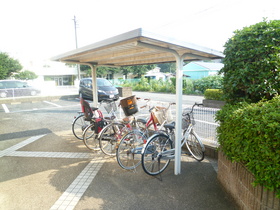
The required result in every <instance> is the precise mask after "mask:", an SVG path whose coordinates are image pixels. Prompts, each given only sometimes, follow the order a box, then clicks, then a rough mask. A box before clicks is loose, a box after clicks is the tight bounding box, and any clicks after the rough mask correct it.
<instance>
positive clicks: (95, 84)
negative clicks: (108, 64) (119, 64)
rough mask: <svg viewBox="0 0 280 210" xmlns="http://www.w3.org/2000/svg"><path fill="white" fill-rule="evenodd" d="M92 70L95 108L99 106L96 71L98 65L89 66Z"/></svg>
mask: <svg viewBox="0 0 280 210" xmlns="http://www.w3.org/2000/svg"><path fill="white" fill-rule="evenodd" d="M89 66H90V68H91V75H92V93H93V98H92V100H93V106H94V107H97V106H98V92H97V80H96V70H97V65H91V64H90V65H89Z"/></svg>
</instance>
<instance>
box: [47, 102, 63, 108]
mask: <svg viewBox="0 0 280 210" xmlns="http://www.w3.org/2000/svg"><path fill="white" fill-rule="evenodd" d="M43 102H44V103H46V104H50V105H54V106H56V107H62V106H60V105H58V104H55V103H52V102H49V101H43Z"/></svg>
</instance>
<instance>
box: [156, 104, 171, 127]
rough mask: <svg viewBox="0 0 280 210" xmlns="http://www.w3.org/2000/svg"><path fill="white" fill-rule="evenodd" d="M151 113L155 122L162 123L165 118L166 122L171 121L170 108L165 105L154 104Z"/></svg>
mask: <svg viewBox="0 0 280 210" xmlns="http://www.w3.org/2000/svg"><path fill="white" fill-rule="evenodd" d="M152 115H153V118H154V121H155V123H158V124H162V123H164V121H165V120H166V121H167V122H171V121H172V120H173V117H172V114H171V110H170V109H167V108H165V107H160V106H155V108H154V109H153V111H152Z"/></svg>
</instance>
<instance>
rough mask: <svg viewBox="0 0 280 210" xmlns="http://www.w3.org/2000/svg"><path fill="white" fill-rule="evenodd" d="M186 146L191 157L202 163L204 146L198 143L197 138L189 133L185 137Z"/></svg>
mask: <svg viewBox="0 0 280 210" xmlns="http://www.w3.org/2000/svg"><path fill="white" fill-rule="evenodd" d="M186 132H187V131H186ZM186 138H187V139H186V146H187V148H188V150H189V151H190V153H191V154H192V156H193V157H194V158H195V159H196V160H198V161H202V160H203V159H204V151H205V149H204V145H203V144H202V142H201V141H200V139H199V138H198V137H197V135H196V134H194V133H193V131H191V132H190V133H189V134H188V135H187V136H186Z"/></svg>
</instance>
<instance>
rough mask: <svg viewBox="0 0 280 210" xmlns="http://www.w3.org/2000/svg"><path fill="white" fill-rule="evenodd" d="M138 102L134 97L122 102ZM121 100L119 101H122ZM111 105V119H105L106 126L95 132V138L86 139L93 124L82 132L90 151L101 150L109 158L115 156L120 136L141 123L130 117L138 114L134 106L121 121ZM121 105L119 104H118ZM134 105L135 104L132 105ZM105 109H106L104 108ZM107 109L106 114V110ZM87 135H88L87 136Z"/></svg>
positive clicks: (114, 107)
mask: <svg viewBox="0 0 280 210" xmlns="http://www.w3.org/2000/svg"><path fill="white" fill-rule="evenodd" d="M130 99H131V100H134V103H136V102H135V100H139V99H140V98H136V97H135V96H131V97H128V98H125V99H122V100H130ZM122 100H121V101H122ZM112 104H114V105H113V109H111V108H109V109H110V110H112V115H111V117H109V119H108V118H106V117H105V119H106V122H107V125H105V126H104V127H103V128H102V130H101V131H98V132H96V134H98V135H95V136H91V137H90V138H88V136H90V132H91V130H92V129H93V128H94V127H96V126H95V125H94V124H93V125H90V126H88V127H87V128H86V129H85V131H84V134H83V135H84V143H85V145H86V146H87V147H88V148H89V149H92V150H99V149H101V151H102V152H103V153H104V154H106V155H109V156H115V155H116V145H117V142H118V141H119V140H120V139H121V138H122V136H123V135H124V134H125V133H127V132H129V131H130V130H132V128H133V127H134V128H135V127H141V125H139V124H141V123H142V122H141V121H136V120H135V117H134V116H131V115H133V114H135V113H137V112H138V108H137V107H136V106H135V108H133V109H130V110H129V113H126V115H130V116H126V117H125V118H122V119H118V118H117V117H116V113H115V112H116V105H115V102H112V103H111V104H110V105H112ZM120 105H121V102H120ZM134 105H135V104H134ZM105 108H106V107H105ZM109 109H107V112H108V110H109ZM87 133H89V135H88V134H87Z"/></svg>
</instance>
